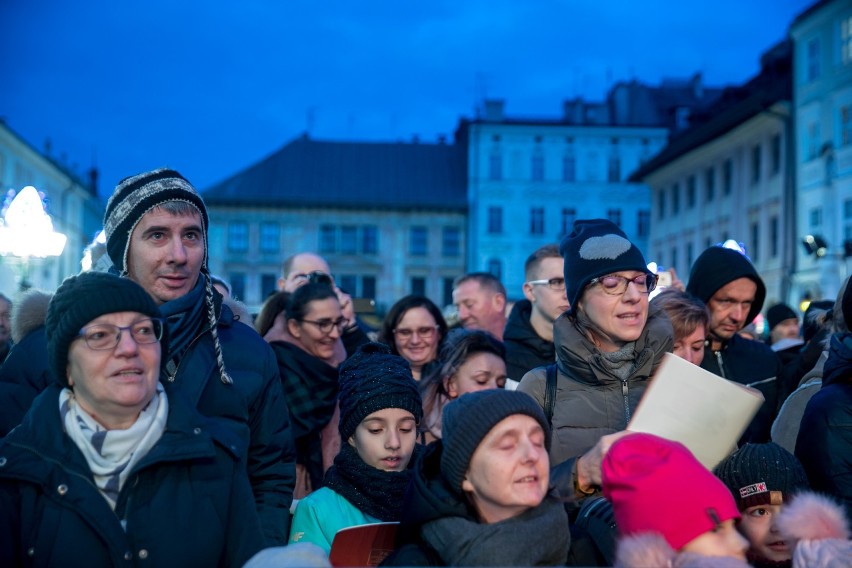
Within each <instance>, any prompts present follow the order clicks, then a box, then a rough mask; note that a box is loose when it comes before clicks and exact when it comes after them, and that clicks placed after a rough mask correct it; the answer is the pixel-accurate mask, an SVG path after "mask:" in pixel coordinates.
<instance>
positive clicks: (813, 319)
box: [802, 300, 834, 343]
mask: <svg viewBox="0 0 852 568" xmlns="http://www.w3.org/2000/svg"><path fill="white" fill-rule="evenodd" d="M832 310H834V302H832V301H831V300H817V301H815V302H811V303H810V305H809V306H808V309H807V310H805V315H804V316H803V317H802V337H803V338H804V339H805V343H810V341H811V339H813V338H814V336H815V335H816V334H817V333H819V330H820V329H822V327H823V325H824V321H825V320H823V319H822V318H819V316H821V315H822V314H823V313H824V312H829V313H828V316H827V318H826V319H827V320H828V321H829V322H830V321H831V319H832V317H831V312H832ZM817 318H819V321H817Z"/></svg>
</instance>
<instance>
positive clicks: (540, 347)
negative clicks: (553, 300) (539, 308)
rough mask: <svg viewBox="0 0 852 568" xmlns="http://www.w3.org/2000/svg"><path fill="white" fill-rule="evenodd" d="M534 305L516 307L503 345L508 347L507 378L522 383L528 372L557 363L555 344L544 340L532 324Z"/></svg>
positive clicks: (526, 304) (528, 302)
mask: <svg viewBox="0 0 852 568" xmlns="http://www.w3.org/2000/svg"><path fill="white" fill-rule="evenodd" d="M530 315H532V303H531V302H530V301H529V300H521V301H519V302H516V303H515V307H513V308H512V313H510V314H509V320H508V321H507V322H506V329H505V330H504V331H503V344H504V345H505V346H506V374H507V375H508V377H509V378H510V379H514V380H516V381H520V380H521V379H522V378H523V377H524V375H526V374H527V372H528V371H530V370H532V369H535V368H536V367H543V366H545V365H550V364H551V363H555V362H556V354H555V350H554V348H553V342H552V341H547V340H546V339H542V338H541V337H539V335H538V334H537V333H536V332H535V329H533V327H532V324H530Z"/></svg>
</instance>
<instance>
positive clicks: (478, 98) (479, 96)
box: [473, 71, 488, 118]
mask: <svg viewBox="0 0 852 568" xmlns="http://www.w3.org/2000/svg"><path fill="white" fill-rule="evenodd" d="M473 90H474V94H473V96H474V99H475V100H474V103H473V109H474V114H475V115H476V117H477V118H479V117H480V115H481V114H482V108H483V105H484V104H485V101H486V100H487V99H488V85H487V84H486V79H485V73H483V72H482V71H477V72H476V75H475V76H474V87H473Z"/></svg>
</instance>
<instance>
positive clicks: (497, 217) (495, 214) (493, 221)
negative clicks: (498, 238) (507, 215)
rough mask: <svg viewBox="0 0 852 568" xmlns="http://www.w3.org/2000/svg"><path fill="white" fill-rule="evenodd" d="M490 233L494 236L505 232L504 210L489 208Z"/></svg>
mask: <svg viewBox="0 0 852 568" xmlns="http://www.w3.org/2000/svg"><path fill="white" fill-rule="evenodd" d="M488 232H489V233H491V234H492V235H496V234H500V233H502V232H503V208H502V207H489V208H488Z"/></svg>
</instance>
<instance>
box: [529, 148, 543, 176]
mask: <svg viewBox="0 0 852 568" xmlns="http://www.w3.org/2000/svg"><path fill="white" fill-rule="evenodd" d="M531 166H532V180H533V181H544V156H543V155H542V154H541V151H540V150H538V151H536V153H535V154H533V157H532V164H531Z"/></svg>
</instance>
